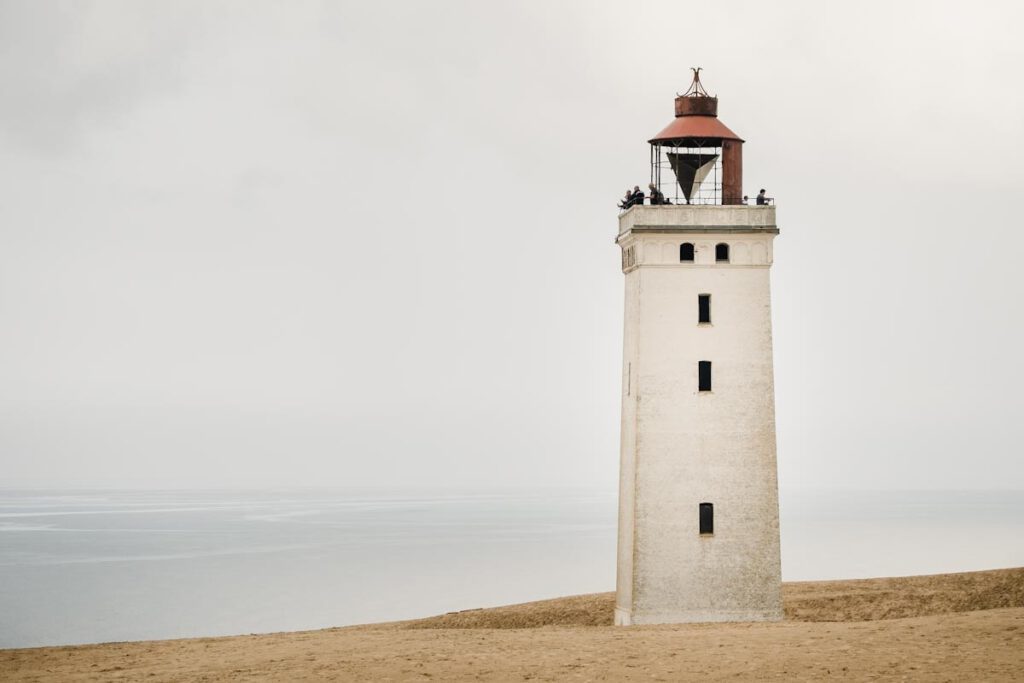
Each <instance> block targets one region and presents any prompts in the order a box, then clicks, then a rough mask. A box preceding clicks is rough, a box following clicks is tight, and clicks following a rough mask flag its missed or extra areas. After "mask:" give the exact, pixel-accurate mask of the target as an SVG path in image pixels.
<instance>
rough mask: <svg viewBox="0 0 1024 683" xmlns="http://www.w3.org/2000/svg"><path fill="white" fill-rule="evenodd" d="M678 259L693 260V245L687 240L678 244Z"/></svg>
mask: <svg viewBox="0 0 1024 683" xmlns="http://www.w3.org/2000/svg"><path fill="white" fill-rule="evenodd" d="M679 260H680V261H692V260H693V245H692V244H691V243H689V242H683V243H682V244H680V245H679Z"/></svg>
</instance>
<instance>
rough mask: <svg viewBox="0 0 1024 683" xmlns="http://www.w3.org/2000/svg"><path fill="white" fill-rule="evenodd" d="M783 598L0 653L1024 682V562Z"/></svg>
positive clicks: (42, 676)
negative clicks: (696, 620) (660, 613)
mask: <svg viewBox="0 0 1024 683" xmlns="http://www.w3.org/2000/svg"><path fill="white" fill-rule="evenodd" d="M783 596H784V602H785V608H786V615H787V619H786V621H783V622H777V623H726V624H680V625H671V626H641V627H630V628H617V627H614V626H610V625H608V624H609V623H610V619H611V608H612V601H613V598H612V594H610V593H600V594H594V595H581V596H573V597H568V598H559V599H556V600H544V601H540V602H532V603H526V604H522V605H511V606H508V607H499V608H494V609H484V610H472V611H466V612H459V613H455V614H445V615H441V616H438V617H431V618H429V619H419V620H415V621H406V622H392V623H385V624H373V625H368V626H353V627H347V628H335V629H326V630H322V631H306V632H298V633H276V634H267V635H253V636H233V637H226V638H196V639H187V640H166V641H149V642H135V643H107V644H101V645H85V646H72V647H50V648H34V649H23V650H0V680H3V681H114V680H132V681H134V680H146V681H194V680H201V681H251V680H280V681H306V680H373V681H378V680H385V681H428V680H502V681H506V680H516V681H523V680H545V681H562V680H606V681H628V680H645V681H650V680H663V681H679V680H701V681H706V680H726V679H727V680H731V681H737V680H739V681H764V680H769V679H783V680H815V681H817V680H823V679H830V678H840V679H843V680H850V681H861V680H915V681H919V680H923V681H933V680H934V681H1004V680H1005V681H1010V680H1024V568H1018V569H1003V570H993V571H986V572H969V573H963V574H940V575H935V576H916V577H904V578H886V579H863V580H854V581H821V582H802V583H790V584H785V585H784V587H783Z"/></svg>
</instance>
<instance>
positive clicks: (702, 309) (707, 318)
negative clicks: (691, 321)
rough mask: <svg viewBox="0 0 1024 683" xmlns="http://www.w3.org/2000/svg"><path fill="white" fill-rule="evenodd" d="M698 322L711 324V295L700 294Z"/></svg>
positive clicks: (698, 296) (698, 299) (698, 298)
mask: <svg viewBox="0 0 1024 683" xmlns="http://www.w3.org/2000/svg"><path fill="white" fill-rule="evenodd" d="M697 322H699V323H709V322H711V295H710V294H698V295H697Z"/></svg>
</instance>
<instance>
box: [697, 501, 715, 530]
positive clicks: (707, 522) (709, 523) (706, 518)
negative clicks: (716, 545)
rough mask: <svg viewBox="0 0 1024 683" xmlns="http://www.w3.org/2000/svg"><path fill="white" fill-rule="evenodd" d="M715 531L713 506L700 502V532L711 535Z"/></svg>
mask: <svg viewBox="0 0 1024 683" xmlns="http://www.w3.org/2000/svg"><path fill="white" fill-rule="evenodd" d="M714 533H715V506H714V505H712V504H711V503H701V504H700V534H701V536H711V535H712V534H714Z"/></svg>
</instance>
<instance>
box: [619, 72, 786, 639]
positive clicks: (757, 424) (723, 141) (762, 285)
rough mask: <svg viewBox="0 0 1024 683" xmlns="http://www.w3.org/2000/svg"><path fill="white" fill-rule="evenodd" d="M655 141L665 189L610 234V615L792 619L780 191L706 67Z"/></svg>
mask: <svg viewBox="0 0 1024 683" xmlns="http://www.w3.org/2000/svg"><path fill="white" fill-rule="evenodd" d="M648 142H649V144H650V159H651V181H650V182H651V187H653V188H654V189H656V190H657V192H653V191H652V192H651V197H648V198H647V200H646V203H645V201H644V200H641V201H640V202H639V203H637V202H633V203H630V202H626V204H630V205H628V206H626V207H625V208H624V210H623V212H622V213H621V214H620V215H619V229H618V235H617V237H616V240H615V241H616V243H617V244H618V245H619V247H620V248H621V249H622V272H623V273H624V274H625V284H626V288H625V289H626V291H625V322H624V337H623V362H622V425H621V452H620V454H621V459H620V483H619V535H618V562H617V569H618V571H617V586H616V605H615V623H616V624H618V625H630V624H668V623H683V622H702V621H764V620H777V619H781V618H782V603H781V596H780V588H781V585H780V584H781V562H780V552H779V505H778V478H777V468H776V454H775V388H774V372H773V367H772V321H771V290H770V285H769V275H770V271H771V266H772V245H773V241H774V239H775V236H776V235H777V234H778V233H779V230H778V227H777V226H776V223H775V206H774V202H773V201H772V200H771V199H764V198H763V196H762V197H759V198H758V199H757V200H756V203H755V201H754V200H751V201H750V203H748V202H747V199H746V197H745V196H744V192H743V142H744V141H743V140H742V139H741V138H740V137H739V136H738V135H737V134H736V133H734V132H733V131H732V130H730V129H729V128H728V127H726V126H725V124H723V123H722V121H721V120H720V119H719V118H718V98H717V97H713V96H711V95H709V94H708V93H707V91H706V90H705V89H704V87H703V85H702V83H701V81H700V70H699V69H694V77H693V83H692V84H691V85H690V88H689V89H688V90H687V91H686V92H685V93H683V94H682V95H678V96H677V97H676V98H675V117H674V119H673V120H672V121H671V122H670V123H669V125H668V126H666V127H665V129H664V130H662V131H661V132H660V133H658V134H657V135H655V136H654V137H653V138H651V139H650V140H649V141H648ZM755 192H756V191H754V192H751V194H754V193H755ZM762 195H763V193H762ZM651 201H653V202H654V203H653V204H652V203H651Z"/></svg>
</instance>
